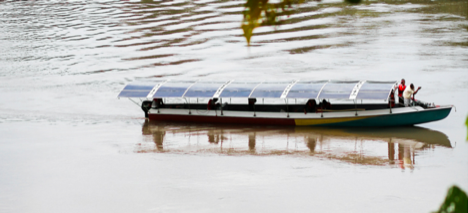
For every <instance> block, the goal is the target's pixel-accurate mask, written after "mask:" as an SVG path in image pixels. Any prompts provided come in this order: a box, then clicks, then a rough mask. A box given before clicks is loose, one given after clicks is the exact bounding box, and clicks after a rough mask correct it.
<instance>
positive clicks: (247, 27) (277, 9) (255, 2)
mask: <svg viewBox="0 0 468 213" xmlns="http://www.w3.org/2000/svg"><path fill="white" fill-rule="evenodd" d="M314 1H321V0H314ZM345 1H346V2H347V3H350V4H359V3H360V2H361V0H345ZM303 2H305V0H279V2H276V3H270V2H269V0H247V2H246V3H245V10H244V12H243V15H244V19H243V20H242V25H241V27H242V30H243V31H244V37H245V39H246V40H247V44H248V45H250V38H251V37H252V35H253V30H254V29H255V28H257V27H260V26H278V25H280V24H281V20H282V18H283V17H285V16H286V17H288V16H289V15H291V14H293V13H294V6H295V5H299V4H302V3H303Z"/></svg>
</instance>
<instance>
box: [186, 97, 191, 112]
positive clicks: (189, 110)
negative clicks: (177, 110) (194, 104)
mask: <svg viewBox="0 0 468 213" xmlns="http://www.w3.org/2000/svg"><path fill="white" fill-rule="evenodd" d="M187 102H188V114H189V115H191V114H192V110H191V109H190V98H189V99H187Z"/></svg>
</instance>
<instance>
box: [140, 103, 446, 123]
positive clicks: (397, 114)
mask: <svg viewBox="0 0 468 213" xmlns="http://www.w3.org/2000/svg"><path fill="white" fill-rule="evenodd" d="M451 110H452V106H444V107H437V108H430V109H423V108H421V107H404V108H395V109H393V110H392V111H390V110H389V109H382V110H368V111H362V112H354V111H348V112H325V113H308V114H304V113H286V112H277V113H262V112H235V111H224V112H221V111H219V110H218V111H215V110H192V111H190V110H187V109H160V110H157V109H151V110H150V112H149V116H148V118H149V119H150V120H152V121H170V122H195V123H213V124H247V125H282V126H329V127H390V126H409V125H415V124H421V123H427V122H432V121H437V120H441V119H444V118H445V117H447V116H448V115H449V114H450V111H451Z"/></svg>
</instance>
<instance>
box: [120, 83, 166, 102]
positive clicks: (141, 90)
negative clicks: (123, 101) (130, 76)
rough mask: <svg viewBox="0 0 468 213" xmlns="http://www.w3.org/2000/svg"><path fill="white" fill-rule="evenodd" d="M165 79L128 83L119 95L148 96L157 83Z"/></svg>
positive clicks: (128, 96)
mask: <svg viewBox="0 0 468 213" xmlns="http://www.w3.org/2000/svg"><path fill="white" fill-rule="evenodd" d="M161 82H163V81H140V82H132V83H129V84H127V86H125V87H124V88H123V89H122V91H121V92H120V93H119V95H118V96H117V97H127V98H146V96H147V95H148V94H149V93H150V92H151V90H152V89H153V88H154V86H155V85H157V84H158V83H161Z"/></svg>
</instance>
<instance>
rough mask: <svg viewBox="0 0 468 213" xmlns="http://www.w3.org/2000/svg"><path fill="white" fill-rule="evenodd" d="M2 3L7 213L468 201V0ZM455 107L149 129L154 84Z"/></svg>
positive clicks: (384, 206)
mask: <svg viewBox="0 0 468 213" xmlns="http://www.w3.org/2000/svg"><path fill="white" fill-rule="evenodd" d="M244 3H245V1H225V0H224V1H222V0H218V1H214V0H213V1H210V0H198V1H190V0H174V1H145V2H140V1H117V0H109V1H0V82H1V84H0V212H311V211H316V212H431V211H435V210H437V209H438V208H439V206H440V204H441V203H442V201H443V200H444V198H445V195H446V192H447V190H448V188H449V187H450V186H452V185H458V186H459V187H461V188H462V189H463V190H465V191H468V181H467V180H468V158H467V153H468V142H467V141H466V140H467V134H468V133H467V127H466V126H465V120H466V117H467V116H468V98H467V97H468V39H467V38H468V20H467V19H468V1H466V0H465V1H446V0H441V1H438V0H436V1H425V0H421V1H416V0H409V1H390V0H384V1H364V2H363V3H361V4H359V5H348V4H345V3H343V2H341V1H336V0H324V1H321V2H317V1H305V2H304V3H303V4H301V5H299V6H297V7H296V11H295V13H294V14H292V15H290V16H289V17H284V20H283V24H282V25H280V26H277V27H260V28H257V29H255V31H254V36H253V37H252V39H251V45H250V46H248V45H247V42H246V40H245V38H244V37H243V32H242V29H241V28H240V25H241V21H242V11H243V10H244V7H243V4H244ZM401 78H405V79H406V82H407V83H414V84H415V85H416V86H422V90H421V91H420V92H418V98H419V99H421V100H425V101H429V102H435V103H436V104H441V105H443V104H450V105H454V106H455V107H456V109H454V110H453V111H452V112H451V114H450V115H449V116H448V117H447V118H446V119H444V120H441V121H438V122H433V123H428V124H422V125H417V126H416V127H408V128H396V129H377V130H376V129H361V130H356V129H354V130H349V129H338V130H336V129H332V130H331V129H320V128H279V127H245V126H241V127H239V126H212V125H201V124H173V123H148V122H145V119H144V116H143V112H142V111H141V110H140V108H139V106H136V105H135V104H134V103H133V102H131V101H128V100H126V99H120V100H119V99H118V98H117V94H118V93H119V91H120V90H121V89H122V88H123V87H124V86H125V85H126V84H127V83H129V82H133V81H137V80H142V79H216V80H228V79H239V80H251V79H265V80H270V81H275V80H278V79H281V80H293V79H310V80H328V79H331V80H361V79H365V80H380V81H382V80H384V81H386V80H395V81H399V80H400V79H401Z"/></svg>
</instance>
